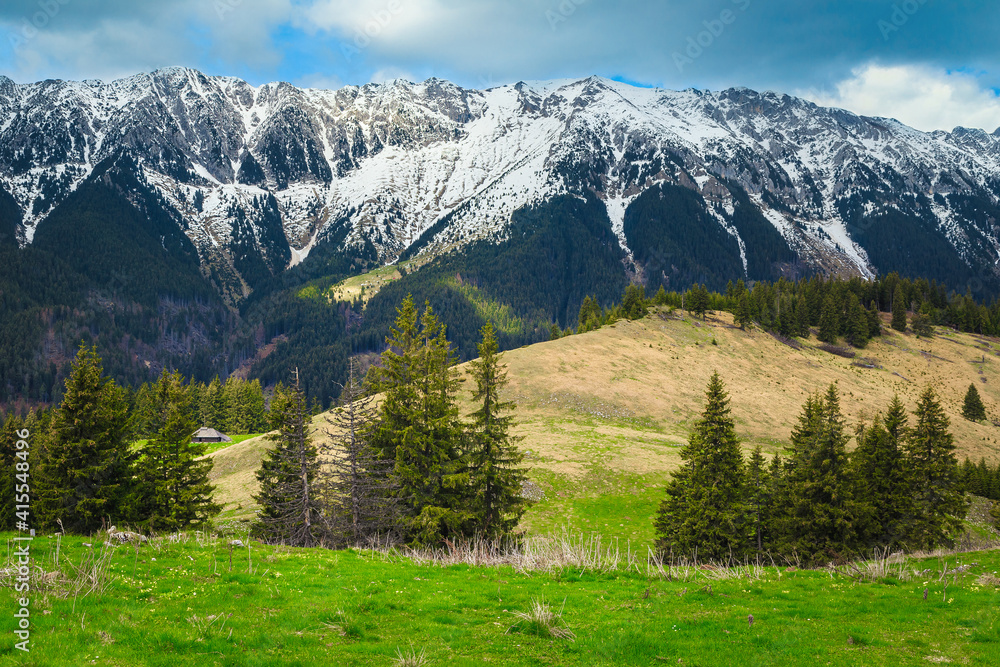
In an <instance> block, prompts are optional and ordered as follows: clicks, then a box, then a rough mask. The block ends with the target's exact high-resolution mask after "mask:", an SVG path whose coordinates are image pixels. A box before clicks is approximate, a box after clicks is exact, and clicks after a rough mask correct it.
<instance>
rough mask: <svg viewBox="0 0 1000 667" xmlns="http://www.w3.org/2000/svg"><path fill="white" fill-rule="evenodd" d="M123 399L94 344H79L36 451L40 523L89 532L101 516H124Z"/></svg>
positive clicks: (127, 485) (128, 466) (126, 453)
mask: <svg viewBox="0 0 1000 667" xmlns="http://www.w3.org/2000/svg"><path fill="white" fill-rule="evenodd" d="M129 428H130V427H129V415H128V403H127V400H126V398H125V392H124V390H123V389H122V388H121V387H119V386H118V385H117V384H115V382H114V380H110V379H108V378H105V377H104V375H103V367H102V364H101V359H100V357H99V356H97V349H96V347H95V348H87V347H84V346H81V347H80V351H79V352H78V353H77V355H76V359H75V361H74V362H73V370H72V371H71V372H70V375H69V377H68V378H66V390H65V392H64V394H63V400H62V403H60V404H59V407H58V408H57V409H56V410H55V413H54V414H53V416H52V421H51V425H50V433H49V434H48V437H45V438H40V439H39V440H40V444H41V452H40V461H39V466H38V470H37V473H36V474H35V492H36V494H37V496H36V497H37V501H36V503H35V511H36V514H37V516H38V519H39V521H40V523H41V524H42V525H43V526H49V527H51V526H53V525H55V523H56V520H57V519H61V520H62V522H63V526H64V527H65V529H66V530H67V531H70V532H75V533H90V532H92V531H94V530H97V529H98V528H100V527H101V523H102V521H108V522H113V521H120V520H122V519H128V518H130V517H129V514H130V513H131V508H130V505H129V503H130V494H131V492H132V468H133V462H134V458H135V457H134V455H133V454H132V453H131V451H130V447H129V441H130V439H131V434H130V431H129Z"/></svg>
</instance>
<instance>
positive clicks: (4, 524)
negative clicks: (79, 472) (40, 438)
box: [0, 414, 34, 531]
mask: <svg viewBox="0 0 1000 667" xmlns="http://www.w3.org/2000/svg"><path fill="white" fill-rule="evenodd" d="M24 432H25V429H24V421H23V420H21V419H19V418H18V417H16V416H14V415H13V414H10V415H7V419H5V420H4V423H3V428H2V429H0V465H2V466H3V468H2V469H0V498H4V499H6V502H4V503H3V505H0V530H6V531H10V530H14V525H15V523H14V522H15V519H16V514H15V511H16V507H15V505H16V504H17V503H15V501H14V498H15V496H16V495H19V494H17V493H16V488H17V486H18V485H19V482H18V480H17V474H18V472H19V471H18V470H17V468H16V467H15V466H16V464H17V463H18V462H19V461H20V460H21V459H19V458H18V456H17V453H18V451H23V450H19V449H18V447H17V442H18V440H23V441H24V442H28V443H29V445H30V442H31V441H30V439H29V440H25V439H23V438H22V435H23V434H24ZM28 437H29V438H30V433H29V436H28ZM22 467H24V466H22ZM28 468H29V471H30V465H29V466H28ZM29 487H30V485H29ZM31 525H34V523H33V522H31Z"/></svg>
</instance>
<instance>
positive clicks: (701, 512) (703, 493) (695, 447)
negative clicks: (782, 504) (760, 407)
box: [655, 373, 748, 560]
mask: <svg viewBox="0 0 1000 667" xmlns="http://www.w3.org/2000/svg"><path fill="white" fill-rule="evenodd" d="M706 399H707V400H706V405H705V411H704V412H703V413H702V416H701V419H699V420H698V421H697V422H696V423H695V426H694V430H693V431H692V433H691V435H690V437H689V438H688V444H687V445H685V446H684V448H683V449H681V459H682V460H683V461H684V463H683V464H682V465H681V467H680V469H679V470H678V471H677V472H676V473H674V475H673V478H672V479H671V480H670V482H669V483H668V484H667V495H666V498H664V500H663V502H661V503H660V508H659V510H658V511H657V515H656V521H655V529H656V537H657V546H658V548H659V549H660V551H661V552H663V553H667V552H671V553H673V554H674V555H680V556H694V555H696V554H697V557H698V558H704V559H709V560H722V559H727V558H730V557H737V558H738V557H740V556H742V555H743V554H744V553H745V552H746V550H747V547H748V544H747V542H748V540H747V516H746V514H747V508H746V497H747V494H746V486H747V481H746V464H745V462H744V460H743V455H742V454H741V453H740V444H739V440H738V439H737V437H736V429H735V425H734V423H733V418H732V416H731V415H730V408H729V396H728V395H727V394H726V392H725V387H724V386H723V384H722V380H721V379H720V378H719V374H718V373H714V374H713V375H712V378H711V380H710V381H709V383H708V391H707V392H706Z"/></svg>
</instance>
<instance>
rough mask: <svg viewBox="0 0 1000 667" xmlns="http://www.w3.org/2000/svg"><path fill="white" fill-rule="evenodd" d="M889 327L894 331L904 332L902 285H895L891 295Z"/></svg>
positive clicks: (904, 302)
mask: <svg viewBox="0 0 1000 667" xmlns="http://www.w3.org/2000/svg"><path fill="white" fill-rule="evenodd" d="M890 326H892V328H893V329H895V330H896V331H900V332H902V331H906V296H905V295H904V293H903V285H902V283H897V284H896V290H895V291H894V292H893V294H892V323H891V324H890Z"/></svg>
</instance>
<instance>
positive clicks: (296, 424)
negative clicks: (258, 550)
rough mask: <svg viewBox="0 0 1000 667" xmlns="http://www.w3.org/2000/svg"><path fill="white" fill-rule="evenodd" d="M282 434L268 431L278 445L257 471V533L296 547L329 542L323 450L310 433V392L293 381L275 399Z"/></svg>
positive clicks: (276, 415) (255, 530)
mask: <svg viewBox="0 0 1000 667" xmlns="http://www.w3.org/2000/svg"><path fill="white" fill-rule="evenodd" d="M273 401H274V404H275V407H276V409H275V412H274V414H275V417H276V421H277V423H276V424H274V426H276V427H277V429H278V433H276V434H274V435H272V436H270V440H271V441H272V442H273V443H274V448H273V449H272V450H271V451H270V452H268V455H267V456H266V457H265V458H264V460H263V461H262V462H261V467H260V469H259V470H258V471H257V481H258V482H259V483H260V493H258V494H257V495H255V496H254V500H255V501H257V503H258V504H259V505H260V512H259V514H258V517H257V524H256V525H255V526H254V532H255V533H256V534H257V535H258V536H259V537H261V538H263V539H266V540H268V541H272V542H281V543H283V544H289V545H292V546H300V547H311V546H317V545H319V544H321V543H323V542H324V541H325V539H326V538H327V536H328V532H329V525H328V523H327V520H326V517H325V516H324V514H323V505H322V499H321V498H320V492H319V489H318V488H317V486H318V481H317V477H318V475H319V473H320V461H319V455H318V452H317V451H316V447H315V445H314V444H313V442H312V437H311V436H310V433H309V412H308V408H307V407H306V397H305V395H304V394H303V393H302V390H301V389H300V388H299V379H298V372H297V371H296V373H295V384H294V385H292V386H290V387H288V388H285V389H284V392H283V393H282V394H276V395H275V397H274V399H273Z"/></svg>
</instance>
